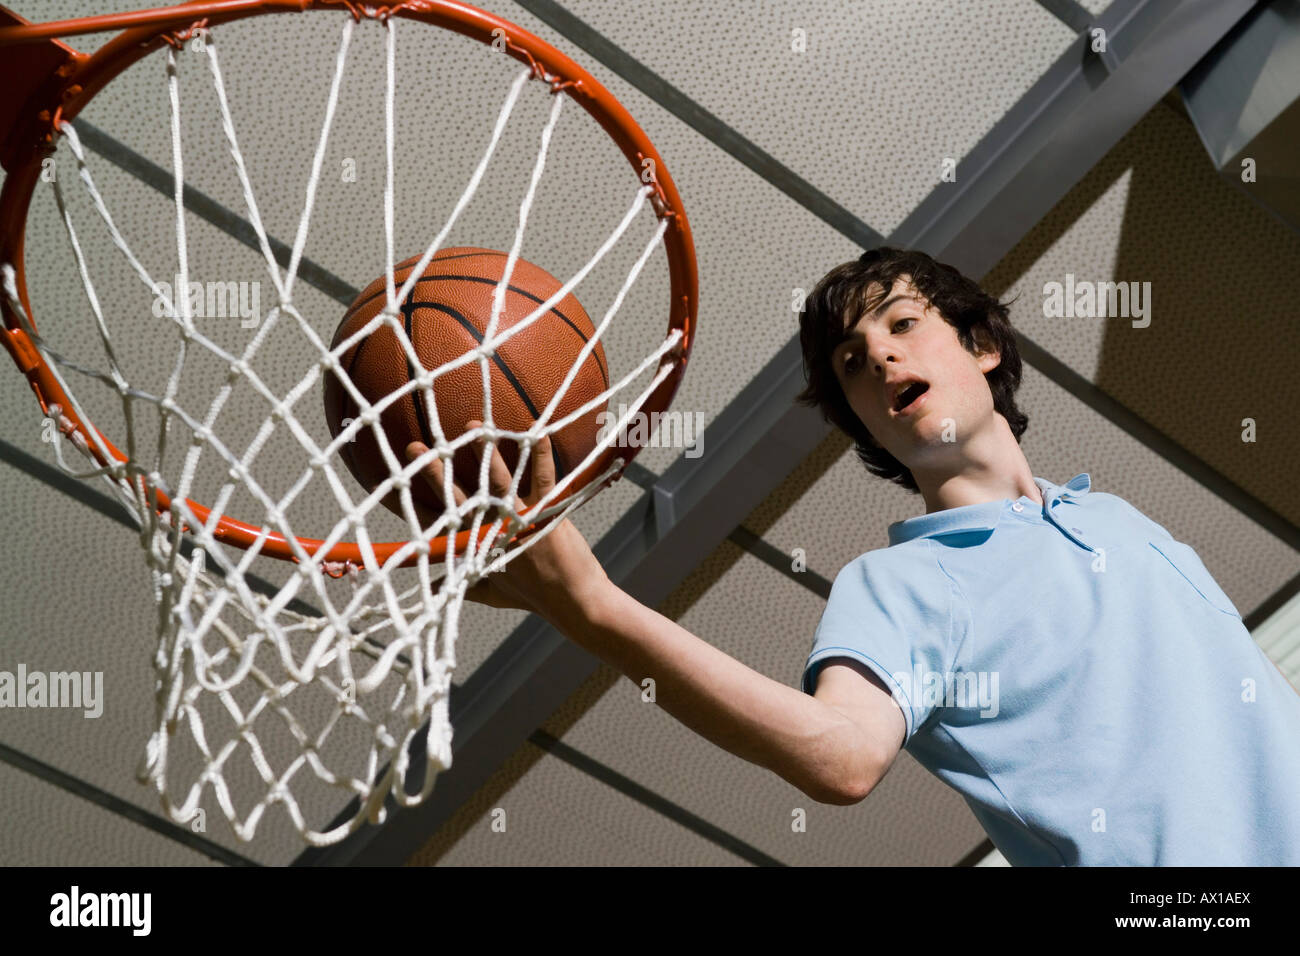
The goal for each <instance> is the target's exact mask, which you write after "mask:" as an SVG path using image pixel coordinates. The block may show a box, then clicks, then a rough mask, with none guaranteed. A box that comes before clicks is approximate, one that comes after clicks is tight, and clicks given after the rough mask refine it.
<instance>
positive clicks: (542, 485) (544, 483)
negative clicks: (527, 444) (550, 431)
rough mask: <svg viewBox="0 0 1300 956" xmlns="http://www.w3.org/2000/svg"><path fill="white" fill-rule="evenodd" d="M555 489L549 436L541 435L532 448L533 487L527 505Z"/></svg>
mask: <svg viewBox="0 0 1300 956" xmlns="http://www.w3.org/2000/svg"><path fill="white" fill-rule="evenodd" d="M554 487H555V455H554V454H552V452H551V436H550V435H543V436H542V437H541V438H539V439H538V440H537V444H536V445H535V446H533V487H532V489H531V490H532V495H530V496H529V502H528V503H529V504H532V503H534V502H537V501H540V500H541V499H542V496H543V495H545V494H546V493H547V492H549V491H550V490H551V489H552V488H554Z"/></svg>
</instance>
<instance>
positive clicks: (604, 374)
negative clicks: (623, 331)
mask: <svg viewBox="0 0 1300 956" xmlns="http://www.w3.org/2000/svg"><path fill="white" fill-rule="evenodd" d="M482 254H483V253H474V255H482ZM447 258H448V259H455V258H458V257H457V256H448V257H447ZM438 261H439V262H445V261H447V260H446V259H439V260H438ZM434 279H458V280H460V281H463V282H483V283H487V284H488V285H496V284H497V283H498V282H500V281H501V280H500V279H487V278H484V277H482V276H463V275H457V274H455V273H447V274H445V275H442V274H439V275H427V274H426V275H425V276H423V277H422V278H421V279H420V282H429V281H431V280H434ZM420 282H417V283H416V284H415V286H414V287H413V288H412V289H411V294H412V295H414V294H415V290H416V289H418V288H419V287H420ZM506 288H507V289H508V290H509V291H511V292H513V293H515V294H516V295H522V296H523V297H524V298H526V299H531V300H532V301H533V302H536V303H537V304H538V305H541V304H542V303H543V302H545V301H546V299H542V298H538V297H537V296H535V295H533V293H531V292H529V291H528V290H527V289H521V288H519V287H518V286H513V285H510V286H506ZM386 294H387V290H385V289H381V290H380V291H379V292H376V293H375V294H374V295H371V296H368V297H366V298H365V299H362V300H361V301H360V302H354V303H352V307H351V308H350V309H348V312H349V313H356V312H359V311H361V310H362V309H364V308H365V307H366V306H367V305H369V304H370V303H371V302H373V301H375V299H377V298H379V297H380V296H381V295H386ZM550 311H552V312H554V313H555V314H556V315H558V316H559V317H560V319H561V320H563V322H564V323H565V324H566V325H567V326H569V328H571V329H573V331H574V333H575V334H576V335H577V336H578V338H579V339H581V340H582V342H583V344H584V345H585V344H586V342H587V336H586V334H584V333H583V331H582V329H580V328H578V325H577V323H576V322H574V321H573V320H572V319H570V318H569V317H568V316H567V315H565V314H564V313H563V312H561V311H560V310H559V309H558V308H556V307H555V306H552V307H551V310H550ZM591 354H592V357H593V358H595V360H596V367H597V368H599V369H600V377H601V378H602V379H603V380H604V382H605V387H606V388H608V387H609V370H608V369H606V368H605V363H604V362H603V361H601V357H600V353H599V352H597V351H596V350H595V349H592V350H591Z"/></svg>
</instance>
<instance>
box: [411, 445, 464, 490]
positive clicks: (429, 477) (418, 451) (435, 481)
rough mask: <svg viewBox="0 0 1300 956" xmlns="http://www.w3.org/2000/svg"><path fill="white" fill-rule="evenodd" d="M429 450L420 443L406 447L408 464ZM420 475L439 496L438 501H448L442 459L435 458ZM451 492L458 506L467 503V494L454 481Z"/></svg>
mask: <svg viewBox="0 0 1300 956" xmlns="http://www.w3.org/2000/svg"><path fill="white" fill-rule="evenodd" d="M428 450H429V449H428V447H427V446H426V445H424V444H421V443H420V442H418V441H413V442H411V443H410V444H409V445H407V446H406V463H407V464H408V465H409V464H410V463H411V462H413V461H415V459H417V458H419V457H420V456H421V455H423V454H424V453H425V452H427V451H428ZM420 474H421V475H423V476H424V480H425V482H426V483H427V484H428V485H429V487H430V488H431V489H432V490H433V493H434V494H436V495H437V496H438V500H439V501H446V498H444V497H443V487H444V486H443V477H442V459H441V458H438V457H434V459H433V461H431V462H429V463H428V464H427V465H425V466H424V468H422V469H421V470H420ZM451 491H452V494H453V495H455V501H456V504H457V506H460V505H463V504H464V503H465V492H463V491H461V490H460V486H459V485H458V484H456V482H455V481H454V480H453V481H452V483H451Z"/></svg>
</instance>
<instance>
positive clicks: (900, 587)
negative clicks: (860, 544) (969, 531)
mask: <svg viewBox="0 0 1300 956" xmlns="http://www.w3.org/2000/svg"><path fill="white" fill-rule="evenodd" d="M954 588H955V582H954V581H953V579H952V577H951V576H950V575H949V573H948V571H947V570H946V569H944V568H943V566H942V565H941V564H940V563H939V558H938V554H937V553H936V549H935V548H934V543H933V542H932V541H930V540H929V539H928V538H915V539H913V540H911V541H905V542H902V543H901V544H896V545H892V546H890V547H888V548H878V549H876V550H874V551H868V552H866V553H865V554H861V555H859V556H858V557H856V558H854V559H853V560H852V561H850V562H849V563H848V564H846V565H844V567H843V568H841V569H840V572H839V574H837V575H836V576H835V581H834V583H833V584H832V585H831V594H830V599H829V600H830V603H831V604H836V603H840V602H850V603H854V604H862V603H867V604H869V605H871V606H872V607H875V608H878V609H879V610H881V611H883V612H886V613H889V614H902V613H905V612H904V611H903V610H902V609H903V608H924V609H927V610H932V611H933V610H944V611H945V612H946V610H947V608H948V606H949V604H950V602H951V601H952V596H953V590H954Z"/></svg>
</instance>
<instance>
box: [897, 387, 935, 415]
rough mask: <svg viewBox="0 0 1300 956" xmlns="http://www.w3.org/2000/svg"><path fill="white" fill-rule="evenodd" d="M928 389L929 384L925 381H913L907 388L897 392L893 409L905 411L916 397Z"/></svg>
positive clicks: (915, 400) (914, 401) (918, 397)
mask: <svg viewBox="0 0 1300 956" xmlns="http://www.w3.org/2000/svg"><path fill="white" fill-rule="evenodd" d="M929 390H930V386H929V385H928V384H927V383H925V382H913V383H912V384H911V385H909V386H907V388H905V389H903V390H902V391H901V392H899V393H898V397H897V398H895V399H894V411H895V412H906V411H907V410H908V409H910V408H911V407H912V406H913V405H914V404H915V403H916V402H917V400H918V399H920V397H921V396H922V395H924V394H925V393H926V392H928V391H929Z"/></svg>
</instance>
